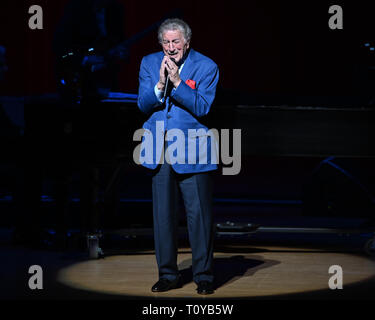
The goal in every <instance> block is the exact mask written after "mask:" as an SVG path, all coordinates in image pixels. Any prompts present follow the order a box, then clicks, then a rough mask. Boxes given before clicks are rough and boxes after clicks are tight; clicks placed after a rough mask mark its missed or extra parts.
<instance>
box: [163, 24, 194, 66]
mask: <svg viewBox="0 0 375 320" xmlns="http://www.w3.org/2000/svg"><path fill="white" fill-rule="evenodd" d="M189 45H190V44H189V42H186V41H185V39H184V36H183V35H182V33H181V31H180V30H167V31H165V32H164V33H163V40H162V46H163V51H164V54H165V55H166V56H168V57H170V58H173V59H175V60H176V62H178V61H180V60H181V58H182V57H183V56H184V54H185V52H186V51H187V50H188V49H189Z"/></svg>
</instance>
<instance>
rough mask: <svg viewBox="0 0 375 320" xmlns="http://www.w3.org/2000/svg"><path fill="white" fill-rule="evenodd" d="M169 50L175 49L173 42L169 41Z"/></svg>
mask: <svg viewBox="0 0 375 320" xmlns="http://www.w3.org/2000/svg"><path fill="white" fill-rule="evenodd" d="M168 49H169V51H174V49H175V46H174V43H172V42H171V43H169V48H168Z"/></svg>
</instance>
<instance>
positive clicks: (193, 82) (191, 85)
mask: <svg viewBox="0 0 375 320" xmlns="http://www.w3.org/2000/svg"><path fill="white" fill-rule="evenodd" d="M186 84H187V85H188V86H189V87H190V88H192V89H196V88H195V81H194V80H190V79H188V80H186Z"/></svg>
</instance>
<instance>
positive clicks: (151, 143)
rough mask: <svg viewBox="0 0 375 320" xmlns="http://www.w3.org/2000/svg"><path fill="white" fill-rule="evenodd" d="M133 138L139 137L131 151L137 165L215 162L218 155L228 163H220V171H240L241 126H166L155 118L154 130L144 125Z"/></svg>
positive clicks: (235, 173)
mask: <svg viewBox="0 0 375 320" xmlns="http://www.w3.org/2000/svg"><path fill="white" fill-rule="evenodd" d="M231 133H232V134H231ZM231 135H232V140H231V139H230V138H231V137H230V136H231ZM133 141H141V143H140V144H138V145H137V146H136V148H135V149H134V152H133V159H134V162H135V163H137V164H140V165H144V164H146V165H157V164H163V163H164V162H166V163H169V164H171V165H174V164H182V165H184V164H188V165H195V164H198V165H199V164H200V165H205V164H212V165H217V164H219V160H220V159H221V162H222V164H224V165H225V166H229V167H224V166H223V168H222V173H223V175H237V174H239V172H240V171H241V129H232V130H230V129H221V130H220V131H219V130H217V129H209V130H208V129H207V130H206V129H204V128H199V129H185V130H184V131H183V130H181V129H178V128H173V129H170V130H165V127H164V121H156V126H155V133H154V134H153V133H152V131H151V130H148V129H145V128H142V129H138V130H136V131H135V133H134V135H133ZM219 141H220V147H219ZM231 142H232V143H231ZM231 147H232V155H230V149H231ZM219 155H220V158H219Z"/></svg>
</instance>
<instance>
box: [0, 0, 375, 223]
mask: <svg viewBox="0 0 375 320" xmlns="http://www.w3.org/2000/svg"><path fill="white" fill-rule="evenodd" d="M67 2H68V1H67V0H37V1H31V0H24V1H20V0H2V2H1V11H0V23H1V28H0V45H3V46H5V47H6V48H7V56H6V58H7V61H8V72H7V74H6V78H5V82H4V83H3V85H2V86H1V88H0V96H9V97H21V98H22V97H30V96H42V95H45V94H50V93H55V92H56V85H55V78H54V55H53V51H52V39H53V34H54V32H55V29H56V27H57V24H58V22H59V20H60V18H61V17H62V14H63V10H64V6H65V5H66V3H67ZM118 2H120V3H121V4H123V5H124V15H125V19H124V23H123V30H124V32H125V35H126V36H127V37H130V36H132V35H135V34H137V33H138V32H140V31H141V30H144V29H145V28H147V27H148V26H149V25H151V24H152V23H154V22H156V21H158V20H159V19H161V18H162V17H163V15H164V14H165V13H167V12H170V11H173V10H175V9H181V10H182V18H183V19H184V20H186V21H187V22H188V23H189V24H190V26H191V27H192V30H193V38H192V47H193V48H195V49H196V50H197V51H200V52H202V53H203V54H205V55H207V56H209V57H211V58H212V59H213V60H214V61H215V62H216V63H217V64H218V66H219V68H220V82H219V86H218V91H217V99H216V102H215V108H214V109H212V110H213V111H215V112H216V113H212V116H213V117H214V118H215V120H216V122H214V124H215V127H216V128H241V129H243V136H242V139H243V140H242V141H243V157H242V171H241V173H240V175H238V176H233V177H231V176H227V177H225V176H221V175H220V174H218V175H217V177H216V178H215V179H216V182H217V183H216V191H215V192H216V194H215V196H216V199H218V200H220V199H227V200H228V199H229V200H228V201H227V202H225V201H226V200H225V201H224V202H225V203H226V205H227V207H225V206H224V202H223V201H221V202H220V201H219V202H217V207H216V209H215V210H216V211H217V212H218V213H220V212H221V213H223V212H224V214H223V217H224V216H226V215H229V216H230V217H231V218H233V217H234V218H235V217H236V216H237V217H241V219H244V220H247V219H248V218H249V217H251V215H252V214H254V212H255V213H256V214H255V215H256V216H257V217H258V218H261V219H262V218H263V217H265V218H267V214H266V213H267V212H268V213H269V212H272V213H273V214H274V215H275V212H276V215H277V214H278V212H282V213H283V214H284V213H288V214H292V215H293V214H295V213H299V211H298V210H297V211H296V210H295V209H296V207H298V208H299V206H300V204H301V203H302V200H303V197H304V196H305V194H304V192H305V191H304V187H305V185H306V184H307V183H308V182H309V181H310V180H311V178H312V176H313V173H314V172H315V171H314V170H315V169H317V168H318V166H319V164H320V163H321V161H322V160H324V159H325V158H326V157H329V156H336V157H339V158H340V159H339V160H338V162H336V163H340V166H342V167H343V168H345V170H344V171H345V173H344V175H343V176H342V171H340V170H339V171H337V168H335V167H333V166H329V165H328V167H326V166H327V165H326V164H323V165H322V166H323V171H319V172H320V173H321V172H323V173H322V179H323V180H324V179H325V180H324V181H327V179H328V180H329V181H330V183H331V186H330V187H329V188H331V189H330V191H332V192H333V193H334V197H336V199H339V200H338V202H339V203H340V205H339V207H340V208H343V207H345V206H346V204H347V202H345V201H344V200H347V199H351V197H352V195H353V190H352V188H357V187H353V181H352V180H351V178H348V176H347V173H350V174H354V175H355V177H356V178H358V180H359V181H360V182H361V185H363V186H364V187H365V194H366V195H365V196H364V198H365V199H366V200H365V201H370V202H371V201H372V200H371V199H372V198H373V194H374V190H375V188H374V184H375V179H374V177H375V175H374V166H373V156H374V147H373V146H374V139H373V133H374V132H373V131H374V129H373V128H374V126H373V120H374V108H373V106H372V105H371V98H373V88H374V87H373V86H372V85H373V82H371V81H373V80H371V79H370V78H368V74H367V73H363V72H361V70H362V69H363V65H364V64H365V63H366V61H365V60H364V59H363V53H362V52H361V49H360V47H361V45H362V44H363V42H364V41H372V40H374V37H375V36H374V29H375V28H374V19H373V12H372V11H371V10H370V6H369V5H368V3H366V2H362V1H356V2H354V1H350V2H349V1H326V2H324V1H323V2H319V3H318V2H316V1H300V2H294V1H264V0H259V1H258V0H257V1H246V2H243V1H197V0H191V1H186V2H176V1H174V2H170V1H165V2H163V3H162V4H160V3H159V2H157V1H147V2H144V1H135V0H128V1H124V0H119V1H118ZM35 4H37V5H40V6H41V7H42V8H43V14H44V15H43V17H44V25H43V27H44V28H43V30H30V29H29V27H28V19H29V16H30V15H29V14H28V8H29V7H30V6H31V5H35ZM333 4H337V5H341V6H342V7H343V11H344V29H343V30H330V29H329V28H328V20H329V17H330V14H329V13H328V8H329V6H330V5H333ZM158 50H160V48H159V44H158V43H157V36H156V32H153V33H151V34H149V35H147V36H146V37H144V38H143V39H142V40H140V41H139V42H138V43H136V44H135V45H133V46H132V47H131V52H130V58H129V60H128V61H127V62H126V63H122V64H121V72H120V74H119V82H120V88H119V91H121V92H126V93H137V87H138V71H139V65H140V61H141V59H142V57H143V56H144V55H146V54H149V53H151V52H154V51H158ZM361 68H362V69H361ZM369 88H370V89H369ZM265 106H266V107H265ZM132 107H133V109H134V110H133V111H134V112H136V111H137V110H136V107H135V105H133V106H132ZM304 107H305V109H304ZM11 109H12V108H11ZM343 109H347V111H343ZM9 110H10V109H9V108H8V111H9ZM12 110H13V112H16V111H15V110H16V108H13V109H12ZM12 110H11V111H12ZM17 110H18V109H17ZM362 110H363V112H362ZM51 113H53V111H51V110H49V108H48V104H43V103H42V104H40V103H39V104H38V103H34V104H30V105H29V106H28V110H27V112H26V109H25V115H26V114H28V115H31V116H30V118H29V119H34V120H35V119H36V120H38V121H39V122H38V121H37V122H35V124H34V126H35V127H39V126H40V125H41V124H43V125H47V127H48V125H49V126H50V127H52V126H53V124H51V123H49V122H50V119H52V118H53V115H52V116H51V118H50V117H49V116H50V115H51ZM55 116H56V114H55ZM125 118H126V114H125ZM48 123H49V124H48ZM135 124H136V125H137V126H138V127H140V126H141V124H142V122H141V121H139V122H136V123H135ZM40 128H42V127H40ZM43 128H46V127H43ZM43 130H44V129H40V132H42V134H44V138H42V140H41V145H39V148H40V149H36V150H34V151H35V154H38V152H39V151H40V150H42V151H43V152H47V153H48V148H49V143H53V142H52V141H50V140H48V139H47V138H48V134H49V132H48V131H47V130H44V131H43ZM21 135H22V130H21ZM3 141H5V140H3ZM11 141H13V140H11ZM11 143H12V142H11ZM8 145H9V143H8ZM5 150H8V151H9V149H3V154H4V155H6V152H7V151H5ZM132 150H133V149H132V148H130V151H132ZM16 154H17V153H14V157H13V158H12V157H11V156H10V157H9V156H7V157H3V159H4V158H6V159H7V161H8V160H9V159H11V160H10V167H12V168H13V170H14V171H11V170H9V163H6V164H4V166H3V169H2V177H3V180H2V185H1V188H2V189H1V191H2V192H3V194H5V195H7V194H9V192H11V191H12V190H14V188H15V182H14V181H15V179H14V175H13V173H12V172H16V173H17V172H18V168H17V165H16V162H15V159H16V157H17V156H16ZM12 159H13V160H12ZM12 161H13V162H12ZM3 162H4V163H5V162H6V161H5V160H4V161H3ZM324 168H325V169H324ZM339 172H341V173H339ZM319 177H321V176H319ZM149 178H150V174H149V173H148V172H146V171H143V170H142V169H140V168H136V167H135V166H134V164H133V163H131V161H130V163H128V167H127V168H126V169H124V172H123V178H122V180H121V181H122V182H121V186H120V191H121V193H122V196H123V200H124V201H123V202H122V205H123V206H125V207H126V206H127V207H126V210H125V211H122V212H124V215H126V216H125V217H124V221H126V222H127V223H128V222H129V221H133V222H134V224H137V223H140V222H141V223H142V220H141V221H137V217H136V216H135V215H127V214H125V213H127V212H134V211H137V210H140V209H142V208H144V209H145V212H147V216H148V219H150V217H151V215H150V212H151V211H150V203H149V202H148V201H149V200H150V197H151V193H150V192H151V185H150V183H149V182H150V181H149ZM319 179H320V178H319ZM342 179H343V180H344V182H342V181H343V180H342ZM130 181H131V183H129V182H130ZM339 185H340V186H343V185H346V186H347V187H345V188H343V189H345V190H341V189H340V188H338V187H337V186H339ZM354 185H356V186H358V185H357V184H356V183H354ZM49 187H50V184H49V182H48V183H46V184H45V186H44V190H45V192H46V194H47V196H48V195H49V190H50V189H49ZM361 188H362V187H360V190H362V189H361ZM75 191H77V190H75ZM357 191H358V190H357ZM358 192H359V194H362V193H361V192H362V191H358ZM314 196H316V195H314ZM137 197H141V198H143V199H146V201H145V202H142V203H141V204H139V202H134V201H133V202H132V201H131V199H134V198H137ZM358 197H359V198H361V196H360V195H358ZM358 197H353V198H352V199H351V200H352V203H351V206H349V207H348V208H350V210H349V211H350V212H349V213H350V214H349V215H353V216H357V215H358V214H359V213H362V211H361V212H359V211H358V210H357V207H356V204H357V203H358V201H357V200H358V199H359V198H358ZM4 199H5V198H4ZM230 199H232V200H233V199H240V200H245V202H242V206H240V207H239V206H237V202H235V201H234V202H233V201H232V200H230ZM259 199H261V200H262V201H263V200H265V201H266V202H264V203H265V205H266V207H267V209H264V208H261V209H259V207H256V208H255V209H254V203H255V204H259V203H258V202H256V201H257V200H259ZM314 199H315V200H316V198H313V201H314ZM361 199H362V198H361ZM369 199H370V200H369ZM273 200H277V201H279V202H277V201H276V202H272V201H273ZM284 200H295V201H294V202H292V205H291V206H286V207H285V205H284V206H281V207H280V206H279V207H278V208H279V209H280V211H277V210H275V206H276V207H277V205H278V204H285V203H288V202H282V201H284ZM246 201H248V202H246ZM249 201H250V202H249ZM251 201H253V202H251ZM254 201H255V202H254ZM267 201H271V202H267ZM280 201H281V202H280ZM360 201H362V200H360ZM370 202H366V204H365V205H363V206H362V207H364V208H365V209H364V210H365V211H366V215H368V210H370V209H371V210H372V207H371V205H370V204H368V203H370ZM2 203H3V204H4V203H6V200H4V201H3V202H2ZM289 203H290V202H289ZM361 203H363V202H361ZM270 205H271V207H272V208H271V209H270V207H269V206H270ZM73 206H74V203H73ZM142 206H143V207H142ZM268 209H269V210H268ZM284 209H285V210H284ZM361 210H362V209H361ZM324 214H326V212H324ZM339 214H341V212H339ZM347 214H348V210H346V211H345V215H347ZM253 216H254V215H253ZM253 216H252V217H253ZM138 217H140V216H138ZM140 219H141V218H140ZM223 219H226V218H223ZM239 220H240V218H239ZM224 221H225V220H224ZM277 221H278V222H280V221H281V222H284V223H285V220H283V219H282V218H280V215H279V216H278V218H277ZM266 222H267V223H269V222H270V220H266ZM289 222H290V220H289Z"/></svg>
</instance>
